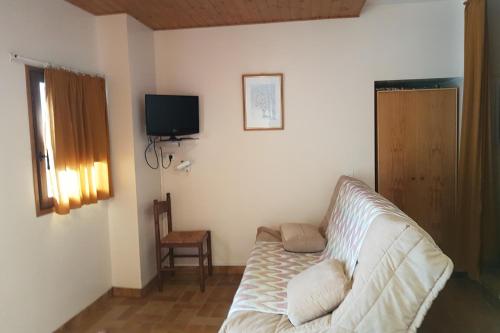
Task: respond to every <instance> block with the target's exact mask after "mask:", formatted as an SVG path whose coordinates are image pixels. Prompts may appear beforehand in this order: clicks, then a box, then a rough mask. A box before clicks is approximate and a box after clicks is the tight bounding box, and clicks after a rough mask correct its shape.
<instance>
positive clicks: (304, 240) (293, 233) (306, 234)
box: [281, 223, 326, 252]
mask: <svg viewBox="0 0 500 333" xmlns="http://www.w3.org/2000/svg"><path fill="white" fill-rule="evenodd" d="M281 238H282V241H283V247H284V248H285V250H287V251H290V252H319V251H323V249H324V248H325V245H326V240H325V238H323V236H322V235H321V234H320V232H319V230H318V227H316V226H314V225H311V224H300V223H286V224H282V225H281Z"/></svg>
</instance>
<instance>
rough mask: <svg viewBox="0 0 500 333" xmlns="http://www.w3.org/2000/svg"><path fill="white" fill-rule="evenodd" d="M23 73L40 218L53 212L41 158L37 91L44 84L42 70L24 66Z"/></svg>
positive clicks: (41, 148) (37, 211) (42, 144)
mask: <svg viewBox="0 0 500 333" xmlns="http://www.w3.org/2000/svg"><path fill="white" fill-rule="evenodd" d="M25 72H26V92H27V101H28V116H29V127H30V128H29V131H30V143H31V162H32V168H33V189H34V194H35V208H36V216H42V215H46V214H50V213H52V212H54V199H53V198H52V197H49V196H48V191H47V178H48V174H47V170H46V168H45V165H46V163H47V160H46V158H44V157H42V155H45V154H46V153H44V152H46V151H47V150H46V148H45V143H44V141H43V132H42V131H43V129H42V128H41V116H42V107H41V96H40V89H39V85H40V83H41V82H45V81H44V69H43V68H39V67H33V66H29V65H26V66H25ZM50 164H52V167H53V161H50Z"/></svg>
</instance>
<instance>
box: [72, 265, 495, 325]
mask: <svg viewBox="0 0 500 333" xmlns="http://www.w3.org/2000/svg"><path fill="white" fill-rule="evenodd" d="M240 278H241V276H239V275H224V274H216V275H214V276H213V277H211V278H209V280H208V282H207V289H206V292H205V293H201V292H200V291H199V286H198V281H197V276H196V275H194V274H187V273H181V274H179V273H178V275H177V276H176V277H175V278H174V279H173V280H167V281H165V289H164V291H163V293H159V292H158V291H157V290H156V288H155V289H154V290H153V291H151V292H150V293H149V294H148V295H147V296H146V297H145V298H143V299H130V298H118V297H114V298H109V299H107V300H106V301H105V302H103V303H102V304H100V305H99V307H98V308H97V309H95V310H94V311H92V313H90V314H88V316H86V317H85V318H83V320H81V321H80V322H78V323H77V326H74V327H73V328H72V329H71V330H68V331H67V332H86V333H87V332H88V333H90V332H92V333H97V332H99V333H104V332H106V333H112V332H124V333H127V332H141V333H153V332H162V333H177V332H183V333H203V332H217V331H218V329H219V327H220V325H221V324H222V322H223V321H224V318H225V317H226V314H227V311H228V309H229V306H230V304H231V301H232V298H233V295H234V293H235V292H236V289H237V288H238V284H239V281H240ZM419 332H439V333H441V332H454V333H455V332H457V333H459V332H467V333H469V332H471V333H473V332H478V333H479V332H481V333H487V332H500V306H499V305H498V302H494V301H492V300H491V299H490V298H488V297H486V295H484V294H483V292H482V289H481V287H480V286H479V285H477V284H476V283H473V282H471V281H469V280H467V279H464V278H454V279H452V280H450V281H449V282H448V284H447V286H446V288H445V290H443V292H441V294H440V295H439V297H438V299H437V300H436V301H435V302H434V304H433V306H432V308H431V309H430V311H429V313H428V315H427V317H426V319H425V321H424V323H423V325H422V328H421V329H420V330H419Z"/></svg>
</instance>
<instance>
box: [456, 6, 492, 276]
mask: <svg viewBox="0 0 500 333" xmlns="http://www.w3.org/2000/svg"><path fill="white" fill-rule="evenodd" d="M486 33H487V22H486V0H469V1H468V2H467V3H466V7H465V67H464V101H463V114H462V131H461V140H460V157H459V179H458V183H459V184H458V185H459V187H458V191H459V193H458V211H459V214H458V218H459V221H458V222H459V228H457V231H458V232H459V233H460V235H459V236H460V237H459V241H460V244H459V247H458V248H460V249H461V253H460V257H459V258H458V262H456V263H455V264H456V268H457V270H461V271H466V272H467V273H468V274H469V276H470V277H472V278H474V279H478V278H479V274H480V264H481V248H482V240H483V237H482V236H483V230H485V229H486V228H487V226H488V224H489V223H494V221H491V218H490V216H489V215H490V214H489V213H488V211H487V209H486V208H487V207H488V202H489V201H490V199H491V195H490V194H491V193H490V189H489V185H488V182H489V181H490V176H491V175H490V171H489V168H490V162H491V143H492V142H491V119H490V116H491V113H490V108H489V97H488V95H489V94H488V52H487V44H488V43H487V34H486Z"/></svg>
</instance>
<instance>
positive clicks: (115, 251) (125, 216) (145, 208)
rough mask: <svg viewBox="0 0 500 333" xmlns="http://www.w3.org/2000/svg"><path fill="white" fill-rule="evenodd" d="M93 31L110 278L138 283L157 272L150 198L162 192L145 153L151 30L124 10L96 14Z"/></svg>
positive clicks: (152, 88)
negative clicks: (105, 122) (101, 84)
mask: <svg viewBox="0 0 500 333" xmlns="http://www.w3.org/2000/svg"><path fill="white" fill-rule="evenodd" d="M97 31H98V41H99V62H100V67H101V70H102V72H104V73H105V74H106V78H107V82H108V103H109V124H110V141H111V148H112V149H111V161H112V171H113V185H114V189H115V197H114V198H113V199H111V200H110V207H109V226H110V243H111V264H112V282H113V286H114V287H125V288H141V287H143V286H144V285H146V284H147V283H148V282H149V281H150V280H151V279H152V278H153V276H154V275H155V272H156V265H155V252H154V249H155V245H154V229H153V216H152V202H153V200H154V199H157V198H159V197H160V174H159V172H158V171H155V170H151V169H149V168H147V166H146V163H145V162H144V158H143V155H144V149H145V147H146V134H145V129H144V128H145V127H144V126H145V125H144V94H145V93H154V92H155V71H154V45H153V31H152V30H151V29H149V28H147V27H145V26H144V25H142V24H141V23H139V22H138V21H136V20H135V19H133V18H131V17H130V16H127V15H123V14H120V15H111V16H101V17H98V18H97Z"/></svg>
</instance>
